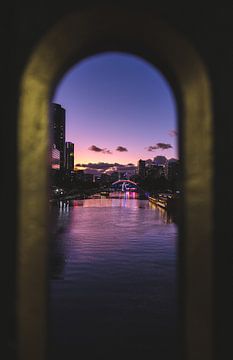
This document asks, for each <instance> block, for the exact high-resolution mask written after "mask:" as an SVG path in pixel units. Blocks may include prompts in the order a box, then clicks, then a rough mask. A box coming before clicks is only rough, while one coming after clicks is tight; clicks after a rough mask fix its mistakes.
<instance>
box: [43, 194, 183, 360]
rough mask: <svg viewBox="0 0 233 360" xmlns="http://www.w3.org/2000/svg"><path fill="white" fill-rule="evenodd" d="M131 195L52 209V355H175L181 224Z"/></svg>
mask: <svg viewBox="0 0 233 360" xmlns="http://www.w3.org/2000/svg"><path fill="white" fill-rule="evenodd" d="M134 197H135V198H132V197H131V196H128V195H127V196H124V194H122V196H121V197H120V198H117V197H116V196H113V197H110V198H105V197H100V198H95V199H85V200H73V201H70V202H69V203H68V204H66V206H63V205H62V206H61V207H52V208H51V216H52V218H53V233H52V236H51V268H52V269H53V270H52V271H51V281H50V314H51V319H50V339H51V348H50V355H49V359H56V360H57V359H64V358H66V357H70V358H71V357H72V356H73V357H74V354H80V353H83V352H84V354H85V356H84V357H83V356H82V358H83V359H92V358H93V359H109V358H111V359H112V358H114V359H115V358H118V359H119V358H122V359H125V358H126V357H125V354H126V353H128V352H130V354H131V355H130V357H127V358H130V359H131V358H134V357H136V356H141V357H142V358H143V359H145V360H146V359H151V358H153V357H156V356H159V357H160V358H162V359H167V358H168V357H169V359H170V356H172V355H174V352H175V334H176V237H177V227H176V225H175V224H174V223H173V222H172V220H171V218H169V217H168V216H167V215H166V212H165V211H164V210H163V209H160V208H157V207H154V206H152V204H150V203H149V202H148V201H147V200H140V199H139V198H136V197H137V195H135V196H134ZM52 214H53V215H52ZM75 357H76V355H75ZM173 357H174V356H173Z"/></svg>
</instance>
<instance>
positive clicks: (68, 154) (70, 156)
mask: <svg viewBox="0 0 233 360" xmlns="http://www.w3.org/2000/svg"><path fill="white" fill-rule="evenodd" d="M65 169H66V170H68V171H73V170H74V144H73V143H72V142H69V141H68V142H66V146H65Z"/></svg>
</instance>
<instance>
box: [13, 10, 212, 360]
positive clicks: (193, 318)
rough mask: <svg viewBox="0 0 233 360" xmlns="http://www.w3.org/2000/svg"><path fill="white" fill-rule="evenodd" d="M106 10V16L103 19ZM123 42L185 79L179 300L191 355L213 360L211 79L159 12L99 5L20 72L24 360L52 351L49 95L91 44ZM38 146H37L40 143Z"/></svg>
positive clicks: (62, 26) (58, 31)
mask: <svg viewBox="0 0 233 360" xmlns="http://www.w3.org/2000/svg"><path fill="white" fill-rule="evenodd" d="M103 16H104V17H105V19H106V20H107V21H106V22H104V23H103V21H102V19H103ZM119 19H120V26H119ZM129 20H130V23H131V27H130V28H129V27H128V23H129ZM139 21H140V22H141V21H143V24H145V26H144V28H143V31H142V32H140V31H138V23H139ZM90 24H91V26H90ZM84 29H85V30H86V32H85V35H84ZM96 29H98V31H96ZM80 34H82V36H80ZM100 34H101V36H100ZM109 34H110V37H111V39H112V41H111V42H109ZM126 34H127V36H126V37H125V35H126ZM145 39H146V40H145ZM135 43H136V44H137V45H134V44H135ZM119 44H121V48H122V49H125V48H127V50H128V51H130V52H132V53H138V54H139V55H141V54H142V55H144V57H145V58H147V57H149V58H150V60H151V62H152V63H156V61H155V60H154V59H155V54H159V55H160V58H161V59H162V61H163V62H164V63H165V64H167V65H168V68H169V69H170V70H171V73H172V74H174V79H176V84H178V87H176V91H175V92H176V94H178V99H179V100H178V103H179V104H182V114H181V125H182V126H181V136H180V140H181V153H182V154H183V158H182V161H183V171H184V174H183V184H184V201H183V215H182V216H183V219H184V224H185V226H184V227H183V228H182V238H183V240H185V246H184V247H183V248H182V255H183V257H184V262H183V264H182V270H185V274H186V275H185V278H184V280H183V281H182V284H183V285H184V291H183V292H182V299H183V300H182V302H183V305H184V308H183V313H184V323H183V326H184V329H185V332H186V342H185V354H186V355H187V358H190V359H191V358H192V357H191V354H193V352H195V351H194V350H195V348H196V347H198V348H200V349H202V355H201V356H202V357H201V358H200V359H202V358H203V359H211V358H212V330H211V329H212V300H211V289H212V262H211V261H212V260H211V247H212V244H211V229H212V226H211V225H212V159H211V154H212V115H211V100H210V95H211V94H210V85H209V81H208V76H207V73H206V71H205V68H204V66H203V64H202V62H201V60H200V58H199V56H198V54H196V52H195V51H194V50H193V48H192V46H190V45H189V44H188V42H187V41H186V40H184V39H183V38H182V37H181V36H180V35H179V34H176V33H175V32H174V31H173V29H170V28H169V27H168V26H167V25H165V24H163V23H162V22H161V21H160V19H158V17H157V15H156V14H148V13H143V14H138V13H135V14H125V13H123V12H122V11H121V10H117V11H116V9H114V10H112V9H107V10H101V11H100V10H99V9H98V10H89V11H87V12H83V13H73V14H70V15H68V16H67V17H65V18H64V19H63V20H62V21H61V22H60V23H59V24H58V25H56V26H55V27H54V29H52V30H51V32H50V33H49V34H48V35H47V36H46V37H45V38H44V39H42V41H41V43H40V44H39V46H38V47H37V48H36V49H35V51H34V53H33V54H32V57H31V59H30V60H29V63H28V66H27V68H26V69H25V73H24V76H23V78H22V84H21V99H20V108H19V162H20V174H19V177H20V207H19V234H20V238H19V307H18V314H19V317H18V318H19V346H20V349H19V351H20V356H21V358H22V359H24V360H25V359H27V358H34V359H42V358H45V352H46V290H45V289H46V280H45V279H46V273H47V270H46V269H47V266H46V264H47V263H46V259H47V245H46V244H47V235H48V231H47V229H48V228H47V217H46V213H47V211H46V208H47V180H48V179H47V165H46V164H47V150H48V143H49V141H48V126H47V124H48V103H49V99H50V97H51V94H52V92H53V90H54V88H55V84H56V83H57V81H58V79H59V77H60V75H61V74H62V73H63V72H64V69H66V68H68V66H70V65H71V64H72V63H74V60H75V61H76V60H77V58H79V59H81V58H83V57H85V56H87V55H88V54H90V53H91V52H93V49H95V50H96V49H98V50H99V51H100V50H103V48H105V49H108V50H109V49H110V48H112V47H114V49H117V50H119ZM138 44H139V46H138ZM139 48H141V49H139ZM94 52H95V51H94ZM55 60H56V61H55ZM194 134H195V135H196V136H194ZM30 139H31V140H30ZM32 139H33V141H32ZM35 142H37V144H39V145H38V146H37V147H35V146H34V144H35ZM29 154H30V155H29ZM35 164H36V165H35ZM38 167H40V169H41V173H40V174H38V172H37V169H38ZM203 169H205V171H204V172H203ZM38 189H39V191H38ZM197 223H198V224H199V230H197V228H196V224H197ZM197 231H198V234H197ZM203 269H204V271H203ZM200 271H201V274H200ZM35 274H37V282H36V285H37V289H35V285H34V280H35V279H34V275H35ZM200 275H201V276H200ZM33 289H34V290H36V291H33ZM203 297H205V299H206V301H205V303H203V302H202V298H203ZM203 323H204V324H205V326H203ZM200 324H202V326H200Z"/></svg>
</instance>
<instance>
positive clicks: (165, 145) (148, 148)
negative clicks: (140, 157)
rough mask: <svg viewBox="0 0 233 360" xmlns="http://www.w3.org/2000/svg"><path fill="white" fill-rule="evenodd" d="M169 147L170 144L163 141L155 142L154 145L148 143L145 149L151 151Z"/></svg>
mask: <svg viewBox="0 0 233 360" xmlns="http://www.w3.org/2000/svg"><path fill="white" fill-rule="evenodd" d="M170 148H172V145H171V144H165V143H157V144H156V145H150V146H147V147H146V149H147V150H148V151H153V150H158V149H161V150H166V149H170Z"/></svg>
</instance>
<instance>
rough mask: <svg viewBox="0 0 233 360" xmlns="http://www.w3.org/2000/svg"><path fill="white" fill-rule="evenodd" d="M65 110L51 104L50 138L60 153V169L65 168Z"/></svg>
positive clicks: (58, 105)
mask: <svg viewBox="0 0 233 360" xmlns="http://www.w3.org/2000/svg"><path fill="white" fill-rule="evenodd" d="M65 125H66V119H65V109H63V108H62V107H61V105H60V104H56V103H52V104H51V137H52V139H51V140H52V141H51V142H52V144H55V146H56V148H57V149H58V150H59V151H60V169H61V170H64V168H65Z"/></svg>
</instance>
